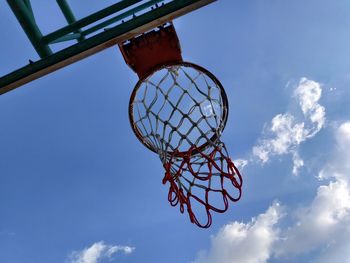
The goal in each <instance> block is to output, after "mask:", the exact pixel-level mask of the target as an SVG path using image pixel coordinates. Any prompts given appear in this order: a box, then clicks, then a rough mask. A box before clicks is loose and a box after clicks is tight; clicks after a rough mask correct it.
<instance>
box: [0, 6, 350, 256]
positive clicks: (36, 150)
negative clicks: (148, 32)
mask: <svg viewBox="0 0 350 263" xmlns="http://www.w3.org/2000/svg"><path fill="white" fill-rule="evenodd" d="M32 2H33V5H34V6H33V7H34V10H35V12H36V13H37V15H38V18H39V19H38V23H39V25H40V26H41V28H42V30H43V32H44V33H48V32H50V31H51V30H54V29H55V28H57V27H59V26H60V25H63V24H64V19H63V17H62V16H61V15H60V13H59V10H58V7H57V6H56V3H55V1H39V0H37V1H32ZM70 2H72V8H73V10H74V11H75V13H77V17H80V16H83V15H85V14H88V13H89V12H92V11H96V10H97V9H98V8H101V7H104V6H107V5H109V4H111V3H113V2H114V1H93V2H92V3H89V5H86V4H85V1H70ZM102 2H103V3H102ZM349 9H350V3H349V2H348V1H346V0H339V1H333V0H309V1H301V0H296V1H273V0H268V1H262V0H255V1H254V0H252V1H229V0H221V1H217V2H216V3H214V4H211V5H209V6H207V7H205V8H202V9H200V10H198V11H196V12H193V13H191V14H189V15H187V16H184V17H181V18H179V19H177V20H175V21H174V23H175V27H176V29H177V32H178V35H179V38H180V41H181V45H182V50H183V57H184V59H185V60H187V61H191V62H194V63H196V64H199V65H202V66H203V67H205V68H207V69H209V70H210V71H211V72H213V73H214V74H215V75H216V76H217V77H218V79H220V80H221V82H222V84H223V85H224V87H225V89H226V92H227V95H228V97H229V103H230V113H229V119H228V122H227V126H226V129H225V131H224V133H223V136H222V138H223V141H224V142H225V143H226V146H227V148H228V150H229V152H230V154H231V156H232V158H233V159H234V160H239V163H241V170H242V174H243V176H244V188H243V191H244V192H243V193H244V195H243V197H242V199H241V200H240V202H238V203H237V204H235V205H231V206H230V209H229V210H228V212H227V213H225V214H215V215H214V218H213V225H212V226H211V228H210V229H206V230H203V229H199V228H197V227H196V226H195V225H192V224H191V223H189V220H188V217H187V215H181V214H180V213H179V211H178V208H173V207H171V206H170V205H169V204H168V201H167V187H166V186H164V185H162V182H161V180H162V178H163V173H164V172H163V168H162V165H161V162H160V161H159V158H158V156H157V155H155V154H154V153H152V152H150V151H149V150H148V149H146V148H145V147H144V146H143V145H141V144H140V143H139V141H138V140H137V139H136V137H135V136H134V134H133V133H132V130H131V128H130V125H129V121H128V101H129V96H130V94H131V91H132V89H133V87H134V85H135V84H136V82H137V76H136V75H135V74H134V73H133V72H132V71H131V70H130V69H129V68H128V67H127V66H126V65H125V63H124V61H123V59H122V56H121V54H120V53H119V50H118V49H117V48H110V49H108V50H105V51H103V52H101V53H99V54H97V55H95V56H92V57H89V58H87V59H85V60H83V61H80V62H78V63H75V64H74V65H71V66H69V67H66V68H64V69H62V70H59V71H57V72H54V73H53V74H50V75H48V76H45V77H43V78H41V79H39V80H36V81H34V82H32V83H29V84H27V85H25V86H23V87H22V88H20V89H17V90H14V91H12V92H9V93H7V94H4V95H2V96H0V262H8V263H12V262H14V263H17V262H21V263H32V262H33V263H34V262H35V263H40V262H57V263H63V262H64V263H67V262H68V263H101V262H140V261H146V262H154V263H157V262H167V263H172V262H174V263H175V262H176V263H178V262H184V263H187V262H188V263H189V262H194V263H212V262H219V263H232V262H240V263H241V262H242V263H245V262H346V261H347V260H348V258H350V254H349V252H348V251H350V250H349V248H350V238H349V237H350V233H349V231H350V230H349V228H350V166H349V160H350V152H349V149H350V107H349V103H350V99H349V98H350V96H349V95H350V89H349V85H350V59H349V57H350V34H349V28H350V13H349V12H348V10H349ZM0 21H1V23H0V29H1V31H2V32H5V33H3V37H2V40H1V42H0V47H1V52H0V74H1V75H4V74H6V73H8V72H10V71H12V70H14V69H16V68H18V67H21V66H23V65H25V64H26V63H27V61H28V59H32V60H36V59H37V56H36V54H35V51H34V50H33V48H32V47H31V45H30V43H29V41H28V40H27V39H26V37H25V35H24V33H23V32H22V30H21V28H20V27H19V25H18V23H17V21H16V20H15V18H14V16H13V15H12V13H11V11H10V10H9V8H8V7H7V5H6V3H5V1H1V3H0ZM243 164H245V166H244V167H242V166H243ZM293 168H294V173H293Z"/></svg>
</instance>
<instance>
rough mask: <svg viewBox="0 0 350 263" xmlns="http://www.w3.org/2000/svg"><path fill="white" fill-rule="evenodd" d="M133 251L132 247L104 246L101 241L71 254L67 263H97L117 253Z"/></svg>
mask: <svg viewBox="0 0 350 263" xmlns="http://www.w3.org/2000/svg"><path fill="white" fill-rule="evenodd" d="M134 250H135V248H134V247H129V246H112V245H106V244H105V243H104V242H103V241H100V242H97V243H94V244H93V245H91V246H90V247H88V248H85V249H83V250H81V251H74V252H72V254H71V255H70V259H69V261H68V262H69V263H99V262H102V260H104V259H111V258H112V257H113V256H114V255H115V254H116V253H117V252H123V253H125V254H130V253H132V252H133V251H134Z"/></svg>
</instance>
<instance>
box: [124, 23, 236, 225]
mask: <svg viewBox="0 0 350 263" xmlns="http://www.w3.org/2000/svg"><path fill="white" fill-rule="evenodd" d="M120 49H121V52H122V54H123V56H124V59H125V61H126V63H127V64H128V65H129V66H130V67H131V68H132V69H133V70H134V71H135V72H136V73H137V74H138V76H139V78H140V79H139V81H138V82H137V84H136V86H135V88H134V90H133V92H132V94H131V98H130V102H129V118H130V123H131V126H132V129H133V131H134V133H135V135H136V137H137V138H138V139H139V140H140V141H141V143H142V144H144V145H145V146H146V147H147V148H148V149H150V150H151V151H153V152H155V153H157V154H158V155H159V157H160V159H161V161H162V163H163V166H164V168H165V176H164V178H163V184H166V183H169V185H170V187H169V195H168V200H169V202H170V204H171V205H172V206H176V205H179V206H180V212H181V213H183V212H184V210H185V206H186V208H187V211H188V214H189V217H190V220H191V222H192V223H195V224H196V225H198V226H200V227H203V228H207V227H209V226H210V225H211V222H212V216H211V211H214V212H218V213H223V212H225V211H226V210H227V209H228V203H229V200H230V201H232V202H236V201H238V200H239V199H240V197H241V188H242V177H241V175H240V173H239V171H238V169H237V168H236V167H235V165H234V163H233V162H232V160H231V159H230V158H229V156H228V152H227V150H226V147H225V145H224V143H223V142H222V141H221V140H220V136H221V133H222V131H223V130H224V128H225V124H226V121H227V115H228V100H227V96H226V93H225V90H224V88H223V86H222V85H221V83H220V81H219V80H218V79H217V78H216V77H215V76H214V75H213V74H212V73H210V72H209V71H208V70H206V69H204V68H202V67H200V66H198V65H196V64H193V63H189V62H184V61H183V60H182V56H181V48H180V44H179V40H178V37H177V35H176V31H175V29H174V27H173V24H172V23H170V24H168V25H166V26H162V27H160V28H158V30H154V31H151V32H148V33H145V34H143V35H141V36H139V37H137V38H134V39H131V40H130V41H129V42H127V43H124V44H122V45H120ZM200 208H202V210H203V208H204V211H202V212H204V213H201V211H200ZM197 210H199V211H197ZM199 216H200V217H206V220H204V221H203V220H199V219H198V217H199ZM202 221H203V222H202Z"/></svg>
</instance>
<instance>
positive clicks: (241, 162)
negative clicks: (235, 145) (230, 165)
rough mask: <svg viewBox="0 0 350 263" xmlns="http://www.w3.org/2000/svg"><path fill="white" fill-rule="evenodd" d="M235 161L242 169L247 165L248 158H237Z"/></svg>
mask: <svg viewBox="0 0 350 263" xmlns="http://www.w3.org/2000/svg"><path fill="white" fill-rule="evenodd" d="M234 163H235V165H236V166H237V168H238V169H239V170H242V169H243V168H244V167H245V166H247V164H248V160H246V159H236V160H235V161H234Z"/></svg>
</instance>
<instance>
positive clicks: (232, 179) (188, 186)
mask: <svg viewBox="0 0 350 263" xmlns="http://www.w3.org/2000/svg"><path fill="white" fill-rule="evenodd" d="M194 151H198V148H197V147H196V146H195V145H193V146H192V147H191V148H190V150H189V151H188V152H186V153H182V154H181V156H179V153H178V152H174V153H172V155H171V156H170V157H169V158H168V160H167V161H166V162H165V163H164V168H165V176H164V178H163V184H166V183H168V182H169V193H168V201H169V202H170V204H171V205H172V206H177V205H179V206H180V212H181V213H184V211H185V207H186V208H187V212H188V215H189V218H190V220H191V222H192V223H194V224H196V225H197V226H199V227H202V228H208V227H210V225H211V223H212V215H211V211H214V212H217V213H224V212H225V211H227V209H228V207H229V201H231V202H237V201H238V200H239V199H240V197H241V194H242V176H241V174H240V172H239V171H238V169H237V168H236V166H235V165H234V163H233V161H232V160H231V159H230V158H229V157H228V154H227V150H226V148H225V145H224V144H223V143H222V142H220V143H218V145H216V146H212V147H210V149H207V150H205V151H200V152H199V153H198V154H196V155H193V154H192V153H193V152H194ZM201 210H202V211H201ZM201 212H202V213H201ZM200 214H201V217H204V218H205V217H206V219H205V220H203V222H201V220H199V219H198V217H199V215H200Z"/></svg>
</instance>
